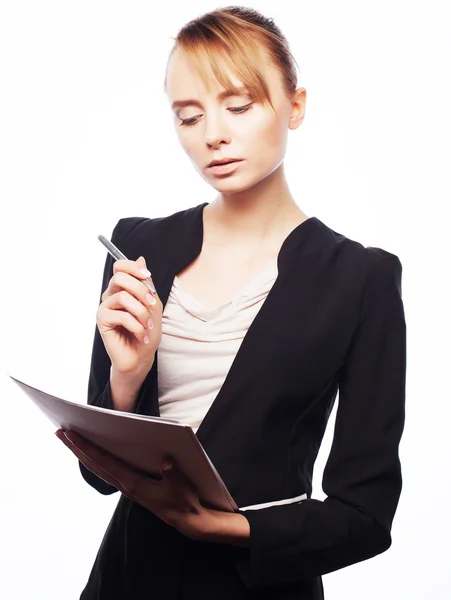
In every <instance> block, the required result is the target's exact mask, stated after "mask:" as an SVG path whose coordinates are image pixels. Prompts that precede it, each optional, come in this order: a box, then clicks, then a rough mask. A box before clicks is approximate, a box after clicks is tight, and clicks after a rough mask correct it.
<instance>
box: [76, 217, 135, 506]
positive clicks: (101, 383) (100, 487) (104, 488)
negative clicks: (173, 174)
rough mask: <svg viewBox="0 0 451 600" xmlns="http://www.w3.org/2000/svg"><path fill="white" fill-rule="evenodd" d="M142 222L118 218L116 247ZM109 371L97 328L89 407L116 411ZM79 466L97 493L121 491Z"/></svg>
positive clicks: (109, 272) (107, 270) (108, 268)
mask: <svg viewBox="0 0 451 600" xmlns="http://www.w3.org/2000/svg"><path fill="white" fill-rule="evenodd" d="M142 220H143V218H141V217H128V218H124V219H119V221H118V222H117V224H116V226H115V227H114V229H113V232H112V234H111V241H112V242H113V244H114V245H115V246H117V247H118V248H119V249H121V250H122V249H123V248H124V246H123V242H124V239H125V238H126V237H127V236H128V235H129V234H130V232H131V230H132V229H133V227H134V226H135V225H136V224H137V223H138V222H139V221H142ZM114 262H115V259H114V258H113V257H112V256H111V254H110V253H109V252H108V253H107V257H106V259H105V265H104V268H103V277H102V287H101V291H100V298H99V305H100V304H101V302H102V294H103V292H104V291H105V290H106V288H107V287H108V284H109V281H110V279H111V277H112V276H113V265H114ZM110 368H111V360H110V357H109V355H108V353H107V351H106V349H105V345H104V343H103V340H102V337H101V335H100V333H99V329H98V327H97V325H96V328H95V332H94V342H93V345H92V352H91V366H90V371H89V379H88V404H89V405H92V406H99V407H101V408H109V409H111V410H114V405H113V399H112V396H111V388H110ZM145 387H146V386H145V382H144V383H143V385H142V387H141V389H140V391H139V394H138V398H137V402H136V405H135V406H137V405H138V403H139V401H140V399H141V397H142V395H143V393H145ZM78 464H79V467H80V471H81V474H82V476H83V478H84V479H85V480H86V481H87V482H88V483H89V484H90V485H91V486H92V487H93V488H95V489H96V490H97V491H98V492H100V493H101V494H105V495H107V494H113V493H114V492H117V491H118V490H117V488H116V487H114V486H112V485H110V484H108V483H106V482H105V481H104V480H103V479H101V478H100V477H98V476H97V475H96V474H95V473H93V472H92V471H90V470H89V469H88V468H87V467H85V466H84V464H83V463H82V462H81V461H79V462H78Z"/></svg>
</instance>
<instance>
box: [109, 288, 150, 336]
mask: <svg viewBox="0 0 451 600" xmlns="http://www.w3.org/2000/svg"><path fill="white" fill-rule="evenodd" d="M113 297H114V296H113ZM149 319H151V317H150V315H148V317H147V321H148V320H149ZM97 322H98V324H99V330H100V333H101V334H105V333H107V332H108V331H110V330H112V329H116V328H117V327H123V328H124V329H126V330H127V331H129V332H130V333H131V334H133V335H134V336H135V337H136V339H137V340H138V342H145V336H147V338H149V331H150V330H149V329H148V328H147V326H144V325H143V324H142V323H140V322H139V321H138V320H137V319H135V317H134V316H133V315H131V314H130V313H129V312H126V311H123V310H110V309H109V308H107V307H106V306H105V304H104V305H100V307H99V308H98V310H97Z"/></svg>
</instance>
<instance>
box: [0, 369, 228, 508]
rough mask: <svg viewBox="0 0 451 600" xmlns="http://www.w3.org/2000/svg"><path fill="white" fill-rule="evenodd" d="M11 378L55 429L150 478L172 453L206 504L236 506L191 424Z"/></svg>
mask: <svg viewBox="0 0 451 600" xmlns="http://www.w3.org/2000/svg"><path fill="white" fill-rule="evenodd" d="M9 377H10V378H11V379H12V380H13V381H14V382H15V383H16V384H17V385H18V386H19V387H20V388H21V390H22V391H23V392H25V394H26V395H27V396H28V397H29V398H31V400H33V402H34V403H35V404H36V405H37V406H38V407H39V408H40V409H41V411H42V412H43V413H44V414H45V415H46V416H47V417H48V418H49V419H50V421H51V422H52V423H53V424H54V425H55V426H56V427H57V429H63V430H69V429H70V430H72V431H75V432H76V433H78V434H80V435H82V436H83V437H84V438H86V439H87V440H89V441H90V442H92V443H93V444H96V445H97V446H99V447H100V448H102V449H103V450H105V451H107V452H109V453H110V454H112V455H113V456H115V457H117V458H119V459H121V460H122V461H123V462H125V463H128V464H129V465H130V466H131V467H134V468H135V469H138V470H139V471H141V472H143V473H144V474H146V475H148V476H150V477H157V478H161V475H160V472H161V466H162V464H163V460H164V459H165V458H167V457H172V458H173V459H174V460H175V462H176V464H177V466H178V467H179V469H180V470H181V471H182V472H183V474H184V475H185V476H186V477H187V478H188V479H189V480H190V482H191V483H192V484H193V486H194V488H195V489H196V491H197V493H198V494H199V499H200V501H201V503H202V504H203V505H204V506H206V507H208V508H213V509H217V510H223V511H227V512H235V511H237V510H238V506H237V505H236V503H235V501H234V500H233V498H232V496H231V495H230V493H229V491H228V490H227V487H226V486H225V484H224V482H223V481H222V479H221V477H220V475H219V473H218V472H217V470H216V469H215V467H214V465H213V463H212V462H211V460H210V458H209V457H208V455H207V453H206V452H205V450H204V448H203V447H202V445H201V443H200V442H199V440H198V439H197V437H196V435H195V433H194V431H193V430H192V428H191V426H190V425H188V424H186V423H182V422H180V421H177V420H175V419H167V418H163V417H150V416H147V415H140V414H136V413H129V412H123V411H118V410H110V409H107V408H100V407H98V406H90V405H88V404H77V403H75V402H70V401H69V400H63V399H62V398H58V397H56V396H52V395H51V394H48V393H46V392H44V391H42V390H39V389H37V388H35V387H33V386H31V385H28V384H27V383H25V382H23V381H21V380H19V379H16V378H15V377H13V376H12V375H9Z"/></svg>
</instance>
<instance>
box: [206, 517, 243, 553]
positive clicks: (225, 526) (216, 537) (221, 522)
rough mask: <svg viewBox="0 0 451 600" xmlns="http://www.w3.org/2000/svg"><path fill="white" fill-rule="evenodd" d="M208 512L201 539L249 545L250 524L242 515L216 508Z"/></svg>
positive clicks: (235, 544)
mask: <svg viewBox="0 0 451 600" xmlns="http://www.w3.org/2000/svg"><path fill="white" fill-rule="evenodd" d="M209 512H210V514H211V518H210V519H209V520H208V525H207V526H206V527H205V529H204V531H203V534H202V536H201V537H202V540H203V541H205V542H217V543H222V544H230V545H233V546H241V547H244V548H247V547H249V542H250V525H249V521H248V520H247V519H246V517H245V516H244V515H241V514H239V513H228V512H224V511H217V510H210V511H209Z"/></svg>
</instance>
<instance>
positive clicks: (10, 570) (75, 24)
mask: <svg viewBox="0 0 451 600" xmlns="http://www.w3.org/2000/svg"><path fill="white" fill-rule="evenodd" d="M248 5H249V6H254V7H255V8H257V9H258V10H260V11H261V12H263V13H264V14H265V15H267V16H272V17H274V18H275V20H276V22H277V23H278V25H279V26H280V27H281V29H282V31H283V32H284V33H285V35H286V36H287V38H288V40H289V42H290V46H291V49H292V51H293V53H294V55H295V57H296V59H297V61H298V63H299V65H300V68H301V78H300V81H299V85H300V86H303V87H306V88H307V106H306V116H305V120H304V123H303V124H302V126H301V127H300V128H299V129H298V130H295V131H293V132H290V137H289V147H288V150H287V155H286V160H285V163H286V170H287V177H288V181H289V184H290V189H291V191H292V193H293V195H294V197H295V198H296V200H297V202H298V204H299V206H300V207H301V208H302V209H303V210H304V212H306V213H307V214H308V215H315V216H317V217H318V218H320V219H321V220H323V221H324V222H325V223H326V224H327V225H328V226H329V227H331V228H332V229H334V230H336V231H338V232H340V233H343V234H344V235H346V236H348V237H350V238H353V239H355V240H358V241H360V242H361V243H363V244H364V245H367V246H368V245H372V246H379V247H382V248H384V249H386V250H388V251H390V252H393V253H395V254H397V255H398V256H399V257H400V259H401V262H402V264H403V299H404V307H405V313H406V320H407V326H408V371H407V417H406V427H405V433H404V437H403V439H402V443H401V459H402V465H403V475H404V487H403V493H402V496H401V499H400V503H399V506H398V512H397V514H396V517H395V521H394V524H393V530H392V534H393V545H392V547H391V548H390V549H389V550H388V551H387V552H385V553H384V554H382V555H380V556H378V557H375V558H373V559H371V560H369V561H365V562H363V563H359V564H357V565H353V566H351V567H348V568H346V569H343V570H341V571H339V572H335V573H333V574H329V575H326V576H325V577H324V586H325V591H326V597H327V599H328V600H345V599H346V600H352V599H356V600H357V599H358V600H360V599H362V598H365V600H373V599H374V600H376V599H377V600H379V599H380V598H384V599H385V600H391V599H393V600H394V599H399V598H409V600H414V599H415V600H416V599H425V598H428V599H429V598H445V597H451V596H450V595H449V594H451V584H450V567H449V565H450V562H451V561H450V558H451V556H450V545H449V539H450V535H451V527H450V523H451V518H450V514H451V511H450V500H449V498H450V492H451V489H450V472H451V468H450V462H451V461H450V458H451V451H450V450H451V448H450V441H449V440H450V436H449V428H450V416H451V412H450V401H451V394H450V391H449V372H450V351H449V339H450V333H451V331H450V318H449V311H450V304H449V294H448V293H447V292H448V290H449V284H448V278H449V274H450V266H449V264H450V258H451V257H450V252H449V245H448V236H449V211H448V208H449V206H448V204H449V201H450V199H451V194H450V191H451V190H450V165H451V160H450V159H451V155H450V136H451V127H450V125H451V119H450V114H451V93H450V92H451V85H450V72H451V63H450V58H451V49H450V38H451V36H450V35H449V31H450V30H451V19H450V9H449V3H447V2H445V1H443V2H438V1H433V0H429V1H428V2H425V1H424V2H412V1H411V0H410V1H407V0H403V1H400V0H383V1H379V2H372V3H368V2H361V1H358V0H354V1H343V2H336V1H335V0H328V1H323V2H314V1H313V0H310V1H299V0H298V1H297V2H296V3H293V2H292V1H289V2H288V1H286V2H281V1H280V0H278V1H277V2H274V1H272V2H261V1H260V2H258V3H255V2H251V3H249V4H248ZM218 6H219V5H217V4H216V3H213V2H199V1H197V2H195V1H193V2H191V3H190V5H189V6H188V5H187V4H186V5H184V4H182V3H180V4H174V3H173V2H170V3H156V4H152V3H150V2H149V1H147V2H144V1H139V2H138V1H130V0H129V1H128V2H117V1H111V0H109V1H108V2H106V1H99V0H89V1H85V0H83V1H82V0H78V1H77V2H75V1H72V2H69V1H64V2H61V1H53V2H51V1H49V0H41V1H40V2H32V1H27V2H25V1H20V0H15V1H14V2H4V3H3V4H2V8H1V13H0V60H1V72H0V85H1V88H2V89H1V94H0V103H1V110H0V119H1V123H0V127H1V133H0V152H1V156H0V160H1V162H0V165H1V179H0V185H1V189H0V198H1V236H0V243H1V257H2V258H1V303H2V305H1V316H2V321H3V323H2V325H3V326H2V344H1V357H0V358H1V363H0V364H1V380H0V385H1V421H0V427H1V435H0V443H1V447H0V457H1V480H0V485H1V490H0V492H1V493H0V503H1V506H0V515H1V519H2V524H1V545H0V548H1V549H0V553H1V554H0V569H1V576H0V597H2V598H7V599H8V600H25V599H26V600H28V599H30V600H31V599H33V600H38V599H39V600H40V599H45V600H53V599H55V600H61V599H62V598H64V600H76V599H78V598H79V595H80V592H81V590H82V588H83V587H84V585H85V583H86V581H87V578H88V575H89V572H90V569H91V566H92V563H93V561H94V558H95V555H96V552H97V549H98V547H99V544H100V542H101V539H102V536H103V533H104V531H105V528H106V526H107V524H108V522H109V519H110V517H111V514H112V512H113V510H114V508H115V505H116V503H117V501H118V499H119V495H118V494H115V495H113V496H109V497H105V496H102V495H100V494H99V493H97V492H96V491H95V490H94V489H93V488H91V487H90V486H89V485H88V484H86V483H85V481H84V480H83V479H82V477H81V475H80V473H79V470H78V464H77V461H76V459H75V457H74V456H73V455H72V454H70V452H69V450H67V449H66V448H65V447H64V446H63V444H62V443H61V442H60V441H59V440H58V439H57V438H56V437H55V436H54V435H53V431H54V427H53V426H52V425H51V424H50V422H48V421H47V419H46V417H45V416H44V415H42V414H41V413H40V412H39V411H38V409H37V408H36V407H35V406H34V405H33V404H32V403H31V400H29V399H28V397H26V396H25V395H24V394H23V393H22V392H21V391H20V390H19V389H18V388H17V386H16V385H15V384H13V382H12V381H11V380H9V378H8V377H7V373H11V374H13V375H15V376H16V377H19V378H22V379H24V380H25V381H26V382H28V383H30V384H31V385H35V386H36V387H40V386H41V387H42V388H43V389H45V390H46V391H48V392H50V393H54V394H56V395H60V396H61V397H63V398H66V399H68V400H72V401H76V402H81V403H84V402H85V401H86V388H87V379H88V372H89V362H90V352H91V344H92V339H93V335H94V330H95V313H96V310H97V303H98V298H99V293H100V286H101V278H102V270H103V264H104V261H105V257H106V251H105V249H104V248H103V246H102V245H101V244H100V243H99V242H98V240H97V235H98V234H100V233H102V234H103V235H106V236H110V235H111V231H112V229H113V227H114V225H115V224H116V222H117V220H118V219H119V218H121V217H127V216H147V217H156V216H163V215H168V214H171V213H173V212H175V211H178V210H181V209H183V208H188V207H189V206H194V205H197V204H200V203H201V202H206V201H212V200H213V199H214V197H215V195H216V192H215V190H214V189H213V188H211V187H210V186H208V185H207V184H206V183H205V182H204V181H203V180H201V178H200V177H199V176H198V174H197V173H196V172H195V170H194V168H193V166H192V164H191V162H190V160H189V159H188V157H187V156H186V155H185V154H184V153H183V151H182V150H181V148H180V147H179V145H178V141H177V138H176V134H175V130H174V128H173V124H172V118H171V114H170V110H169V104H168V101H167V98H166V96H165V95H164V92H163V78H164V72H165V68H166V60H167V56H168V53H169V51H170V49H171V47H172V43H173V41H172V38H173V37H175V36H176V34H177V31H178V29H179V28H180V27H182V26H183V25H184V24H185V23H186V22H187V21H188V20H190V19H192V18H195V17H196V16H199V15H200V14H202V13H204V12H207V11H209V10H212V9H214V8H217V7H218ZM224 6H225V5H224ZM334 419H335V410H334V412H333V414H332V417H331V419H330V421H329V426H328V429H327V432H326V437H325V439H324V443H323V445H322V447H321V451H320V455H319V457H318V460H317V463H316V467H315V480H314V494H313V495H314V497H316V498H319V499H323V498H324V494H323V492H322V490H321V476H322V469H323V466H324V463H325V460H326V458H327V455H328V452H329V449H330V442H331V431H332V429H333V422H334Z"/></svg>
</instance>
